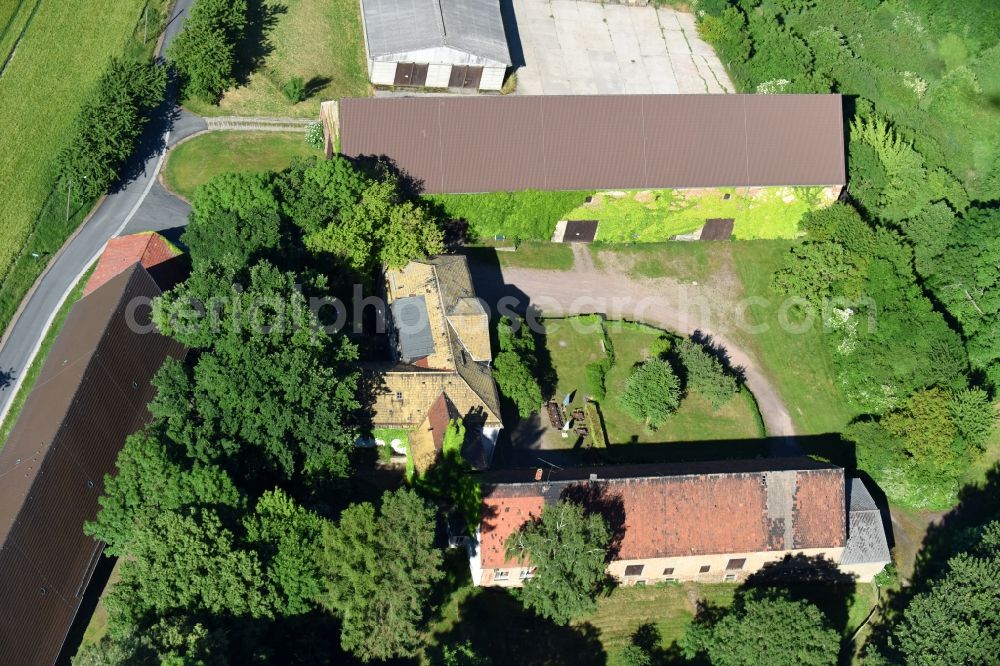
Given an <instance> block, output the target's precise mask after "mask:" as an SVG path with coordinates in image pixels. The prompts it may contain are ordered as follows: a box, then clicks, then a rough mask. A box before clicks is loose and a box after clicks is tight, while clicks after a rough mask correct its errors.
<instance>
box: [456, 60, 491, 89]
mask: <svg viewBox="0 0 1000 666" xmlns="http://www.w3.org/2000/svg"><path fill="white" fill-rule="evenodd" d="M482 78H483V68H482V67H470V66H468V65H461V66H459V65H455V66H454V67H452V68H451V80H449V81H448V87H449V88H472V89H475V88H478V87H479V81H480V80H481V79H482Z"/></svg>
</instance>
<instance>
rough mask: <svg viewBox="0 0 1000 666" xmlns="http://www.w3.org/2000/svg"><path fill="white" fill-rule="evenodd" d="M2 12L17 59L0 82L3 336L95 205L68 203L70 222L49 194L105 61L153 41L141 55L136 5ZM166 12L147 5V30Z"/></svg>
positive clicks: (1, 26)
mask: <svg viewBox="0 0 1000 666" xmlns="http://www.w3.org/2000/svg"><path fill="white" fill-rule="evenodd" d="M2 4H3V8H0V31H2V32H0V54H2V57H3V58H4V59H6V56H7V55H8V54H9V53H11V51H12V50H13V49H14V48H15V44H16V53H15V54H14V56H13V57H12V58H11V59H10V61H9V63H8V65H7V68H6V69H5V70H4V71H3V74H2V76H0V135H2V136H3V137H5V139H4V142H3V144H4V147H3V150H2V151H0V183H3V202H2V203H0V283H2V284H0V329H2V328H6V326H7V324H8V322H9V321H10V317H11V316H12V314H13V312H14V311H15V310H16V309H17V306H18V304H19V303H20V301H21V299H22V298H23V296H24V294H25V292H26V291H27V290H28V288H29V287H30V286H31V284H32V283H33V282H34V280H35V278H36V277H37V276H38V275H39V273H40V272H41V271H42V269H43V268H44V266H45V262H46V261H47V260H48V258H49V257H50V256H51V255H52V254H53V253H55V252H56V251H57V250H58V249H59V247H60V246H61V245H62V243H63V241H64V240H65V238H66V236H68V235H69V234H70V233H71V232H72V230H73V229H74V228H75V227H76V225H77V224H78V223H79V222H80V220H81V219H82V218H83V217H84V216H85V215H86V214H87V212H88V210H89V209H90V207H91V205H92V203H93V202H89V201H88V202H84V203H83V205H80V204H74V205H73V206H71V208H70V218H69V220H67V219H66V198H65V196H64V195H61V194H59V193H58V192H54V191H53V190H54V186H55V183H54V167H53V162H54V160H55V158H56V155H57V154H58V152H59V150H60V149H61V148H62V147H63V145H65V144H66V141H67V139H68V137H69V133H70V132H71V131H72V127H73V122H74V119H75V117H76V114H77V112H78V111H79V109H80V106H81V104H82V102H83V100H84V98H85V97H86V96H87V95H88V94H89V93H90V91H91V89H92V88H93V86H94V84H95V83H96V81H97V79H98V78H99V77H100V75H101V72H102V70H103V68H104V65H105V64H106V63H107V61H108V59H109V58H110V57H111V56H115V55H121V54H124V53H126V52H133V53H134V52H137V51H142V50H144V49H145V50H146V51H150V50H151V49H152V45H153V43H154V42H155V30H154V37H153V38H152V39H150V40H149V42H148V43H147V44H146V45H145V47H144V46H143V44H142V26H141V25H139V26H138V32H136V26H137V23H138V22H139V18H140V16H141V13H142V10H143V7H144V6H145V5H146V3H145V2H143V1H142V0H60V1H59V2H45V1H43V2H40V3H36V2H35V1H34V0H24V1H23V2H21V3H20V4H18V3H17V2H16V0H14V1H12V0H7V2H4V3H2ZM165 4H166V3H165V2H164V1H163V0H154V1H153V2H151V3H150V5H151V9H150V16H151V17H152V18H151V21H150V23H151V24H152V25H154V26H155V25H157V24H158V23H159V19H158V18H157V17H158V16H159V11H160V10H161V8H162V7H163V6H164V5H165ZM18 38H20V40H19V41H18ZM0 62H2V61H0ZM32 252H36V253H37V254H38V255H39V259H36V258H33V257H31V256H30V255H31V253H32Z"/></svg>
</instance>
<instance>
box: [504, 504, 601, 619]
mask: <svg viewBox="0 0 1000 666" xmlns="http://www.w3.org/2000/svg"><path fill="white" fill-rule="evenodd" d="M610 542H611V532H610V530H609V528H608V524H607V522H606V521H605V520H604V518H603V517H602V516H601V515H600V514H598V513H588V512H586V511H585V510H584V508H583V507H582V506H581V505H579V504H576V503H573V502H565V501H561V502H558V503H556V504H553V505H549V506H546V507H545V508H544V509H543V510H542V515H541V517H540V518H539V519H538V520H536V521H534V522H530V523H527V524H526V525H524V526H523V527H522V528H521V529H520V531H518V532H516V533H514V534H512V535H511V536H510V537H509V538H508V539H507V543H506V544H505V547H506V551H507V557H508V558H510V559H513V560H519V561H521V562H524V563H525V566H529V565H530V566H534V567H535V568H536V570H535V575H534V576H533V577H532V578H530V579H528V580H527V581H525V583H524V587H523V588H521V590H520V591H519V593H518V594H519V596H520V598H521V601H522V603H524V605H525V606H527V607H528V608H531V609H532V610H534V611H535V612H536V613H538V614H539V615H541V616H542V617H546V618H549V619H550V620H552V621H553V622H555V623H556V624H566V623H568V622H569V621H570V620H572V619H573V618H575V617H579V616H580V615H582V614H584V613H587V612H589V611H591V610H593V609H594V608H595V607H596V604H595V599H596V597H597V594H598V593H599V592H600V590H601V589H602V588H603V585H604V582H605V576H606V574H605V572H604V569H605V566H606V560H607V555H608V545H609V544H610Z"/></svg>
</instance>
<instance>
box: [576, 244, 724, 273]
mask: <svg viewBox="0 0 1000 666" xmlns="http://www.w3.org/2000/svg"><path fill="white" fill-rule="evenodd" d="M711 247H712V244H711V243H708V244H706V243H700V242H691V243H682V242H674V243H671V244H670V246H669V251H664V250H665V249H666V248H665V246H664V245H663V244H662V243H622V244H618V243H594V244H593V245H591V246H590V251H591V254H592V255H593V257H594V264H595V265H596V266H598V267H599V268H606V269H609V270H610V269H611V268H612V267H614V270H615V271H617V272H624V273H626V274H627V275H629V276H630V277H633V278H654V279H655V278H673V279H675V280H681V281H683V282H691V281H694V282H706V281H707V280H708V279H709V278H710V277H711V276H712V274H713V273H715V271H716V270H718V268H719V267H718V261H717V259H718V256H717V254H715V253H712V252H710V249H711Z"/></svg>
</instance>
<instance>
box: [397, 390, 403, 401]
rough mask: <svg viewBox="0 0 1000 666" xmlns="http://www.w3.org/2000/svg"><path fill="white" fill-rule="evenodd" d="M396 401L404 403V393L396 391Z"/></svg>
mask: <svg viewBox="0 0 1000 666" xmlns="http://www.w3.org/2000/svg"><path fill="white" fill-rule="evenodd" d="M396 400H398V401H399V402H403V392H402V391H396Z"/></svg>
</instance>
